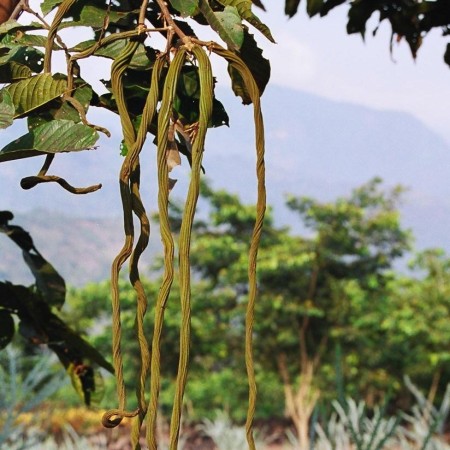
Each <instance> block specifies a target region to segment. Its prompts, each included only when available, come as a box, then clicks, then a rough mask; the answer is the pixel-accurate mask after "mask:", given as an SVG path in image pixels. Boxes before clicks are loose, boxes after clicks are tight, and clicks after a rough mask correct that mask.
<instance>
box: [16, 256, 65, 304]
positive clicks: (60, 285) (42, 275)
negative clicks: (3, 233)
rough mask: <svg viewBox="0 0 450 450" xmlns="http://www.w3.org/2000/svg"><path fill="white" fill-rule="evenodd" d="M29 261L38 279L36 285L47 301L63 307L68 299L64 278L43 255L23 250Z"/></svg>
mask: <svg viewBox="0 0 450 450" xmlns="http://www.w3.org/2000/svg"><path fill="white" fill-rule="evenodd" d="M23 259H24V260H25V262H26V263H27V265H28V267H29V268H30V270H31V272H32V273H33V275H34V278H35V279H36V287H37V289H38V290H39V292H41V293H42V297H43V299H44V300H45V302H46V303H48V305H50V306H54V307H55V308H58V309H61V307H62V306H63V305H64V302H65V300H66V283H65V281H64V278H63V277H62V276H61V275H60V274H59V273H58V272H57V271H56V270H55V268H54V267H53V266H52V265H51V264H50V263H49V262H48V261H47V260H46V259H44V258H43V257H42V256H41V255H39V254H36V253H34V252H23Z"/></svg>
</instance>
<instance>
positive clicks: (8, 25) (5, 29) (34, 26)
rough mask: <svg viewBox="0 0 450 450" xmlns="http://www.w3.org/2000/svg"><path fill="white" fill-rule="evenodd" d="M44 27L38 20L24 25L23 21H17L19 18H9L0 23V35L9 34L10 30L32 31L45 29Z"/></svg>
mask: <svg viewBox="0 0 450 450" xmlns="http://www.w3.org/2000/svg"><path fill="white" fill-rule="evenodd" d="M43 29H44V27H43V26H42V25H41V24H39V23H36V22H32V23H31V24H28V25H24V24H22V23H19V22H17V20H8V21H6V22H4V23H2V24H1V25H0V35H1V34H7V33H9V32H10V31H15V32H17V31H21V32H25V31H31V30H43Z"/></svg>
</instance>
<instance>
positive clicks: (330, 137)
mask: <svg viewBox="0 0 450 450" xmlns="http://www.w3.org/2000/svg"><path fill="white" fill-rule="evenodd" d="M218 96H219V98H220V99H221V100H222V101H223V102H224V104H225V107H226V109H227V111H228V112H229V115H230V125H231V128H229V129H228V128H226V127H222V128H219V129H214V130H211V132H210V134H209V136H208V139H207V145H206V150H205V159H204V167H205V169H206V176H207V177H208V178H209V179H210V180H212V183H213V186H214V187H217V188H219V187H220V188H226V189H229V190H230V191H232V192H237V193H239V194H240V195H242V197H243V198H244V200H245V201H247V202H251V201H254V199H255V195H256V194H255V192H256V181H255V174H254V171H255V169H254V161H255V156H254V153H255V151H254V148H253V129H252V114H253V113H252V107H243V106H242V105H240V103H239V100H237V99H235V98H234V97H231V94H230V93H228V92H227V93H223V92H222V91H220V90H219V91H218ZM263 109H264V117H265V124H266V149H267V156H266V164H267V187H268V201H269V203H270V204H271V205H273V206H274V209H275V216H276V218H277V221H278V223H280V224H281V223H282V224H290V225H292V226H293V228H294V229H297V230H298V229H299V228H300V224H299V221H298V219H297V218H296V217H295V216H294V215H293V214H291V213H290V212H289V211H287V210H286V208H284V206H283V205H284V196H285V194H286V193H292V194H294V195H307V196H313V197H316V198H320V199H333V198H335V197H336V196H338V195H346V194H347V193H348V192H349V191H350V190H351V189H352V188H354V187H356V186H358V185H360V184H362V183H364V182H366V181H368V180H369V179H370V178H372V177H374V176H381V177H382V178H383V179H384V180H385V182H386V185H387V186H393V185H396V184H402V185H405V186H406V187H408V188H409V191H408V192H407V193H406V194H405V196H404V203H403V206H402V213H403V217H404V224H405V226H408V227H411V228H412V229H413V233H414V234H415V236H416V237H417V244H418V246H419V247H422V248H423V247H429V246H439V247H444V248H446V249H447V250H448V251H450V241H449V239H448V237H447V233H448V229H450V183H448V178H449V174H450V148H449V147H450V146H449V145H448V143H446V142H445V140H444V139H443V138H441V137H440V136H439V135H437V134H436V133H434V132H433V131H431V130H429V129H428V128H427V127H426V126H425V125H423V124H422V123H421V122H420V121H419V120H417V119H416V118H414V117H413V116H411V115H408V114H405V113H400V112H395V111H377V110H374V109H370V108H367V107H362V106H358V105H354V104H348V103H341V102H335V101H330V100H327V99H324V98H320V97H317V96H314V95H311V94H306V93H303V92H298V91H293V90H288V89H281V88H278V87H274V86H271V87H269V88H268V90H267V92H266V93H265V94H264V96H263ZM94 116H95V117H94V119H93V122H96V123H99V122H100V123H101V124H102V125H106V126H107V127H108V128H110V129H111V130H116V129H118V128H117V121H115V119H111V118H109V116H105V114H104V113H101V114H99V113H96V114H94ZM97 116H98V117H97ZM97 119H98V120H97ZM100 119H101V120H100ZM15 131H16V135H17V130H14V129H12V130H11V129H7V130H6V132H3V133H4V134H3V139H2V143H4V144H5V143H7V142H9V141H8V139H12V138H13V137H15V135H14V134H13V133H14V132H15ZM119 141H120V137H119V136H115V138H114V139H111V140H109V141H108V140H107V139H102V141H101V143H100V148H99V149H98V150H96V151H92V152H82V153H78V154H64V155H58V157H57V158H56V160H55V164H54V167H52V168H51V170H50V172H51V173H55V174H58V175H60V176H64V177H66V178H67V179H68V181H70V182H71V183H73V184H75V185H79V186H84V185H88V184H95V183H98V182H101V183H102V184H103V188H102V189H101V190H100V191H98V192H95V193H93V194H89V195H86V196H73V195H71V194H68V193H67V192H65V191H63V190H62V189H61V188H60V187H59V186H55V185H47V186H43V185H42V186H38V187H36V188H35V189H33V190H31V191H22V190H21V189H20V187H19V181H20V178H21V177H23V176H26V175H30V174H33V173H37V171H38V170H39V168H40V165H41V164H42V162H43V161H42V159H41V158H32V159H30V160H29V161H25V160H22V161H12V162H8V163H3V164H1V165H0V188H1V192H2V203H1V205H0V209H10V210H12V211H13V212H14V213H15V215H16V220H15V223H17V224H18V225H21V226H23V227H24V228H27V229H28V230H29V231H30V232H31V233H32V236H33V237H34V239H35V241H36V245H37V246H38V248H39V250H40V251H42V253H43V254H44V255H45V256H46V257H48V259H49V260H50V261H51V262H52V263H54V265H55V266H56V267H57V268H58V269H60V271H61V273H62V274H63V275H64V276H65V277H66V278H67V280H68V282H70V283H72V284H73V283H77V284H82V283H84V282H85V281H87V280H98V279H101V278H105V277H107V276H108V275H109V266H110V263H111V260H112V258H113V257H114V255H115V253H116V252H117V251H118V249H119V248H120V246H121V243H122V225H121V219H118V217H121V213H120V206H119V205H120V197H119V190H118V181H117V178H118V173H119V168H120V164H121V161H122V158H121V157H120V155H119ZM149 145H150V144H149ZM148 150H149V151H148ZM154 156H155V151H154V149H153V148H152V149H145V153H144V155H143V157H142V161H141V165H142V177H143V181H142V188H143V197H144V201H145V203H146V207H147V209H148V210H149V211H152V210H154V209H156V175H155V173H156V172H155V169H154ZM175 172H176V177H178V178H179V182H178V184H177V185H176V186H175V189H174V191H173V194H172V195H173V196H175V197H179V196H180V195H181V194H182V193H183V192H185V188H186V185H187V178H188V168H187V163H186V162H183V167H182V168H180V169H176V171H175ZM36 208H45V211H47V212H42V211H41V212H37V213H35V212H31V211H32V210H35V209H36ZM48 211H50V212H48ZM22 213H24V214H25V215H21V214H22ZM88 217H90V218H91V219H83V218H88ZM114 218H115V219H114ZM5 240H7V239H6V238H5V239H0V252H1V253H2V262H1V263H0V276H2V277H3V276H4V277H12V276H13V275H16V274H17V273H18V272H19V270H21V269H20V268H19V265H20V266H22V265H23V264H22V262H21V261H20V264H19V263H18V262H17V255H15V256H11V255H12V254H11V248H9V249H7V246H6V244H5V243H4V241H5ZM158 245H160V244H159V238H158V237H157V236H156V235H155V234H154V247H155V248H159V247H158ZM19 256H20V252H19ZM25 270H26V268H25Z"/></svg>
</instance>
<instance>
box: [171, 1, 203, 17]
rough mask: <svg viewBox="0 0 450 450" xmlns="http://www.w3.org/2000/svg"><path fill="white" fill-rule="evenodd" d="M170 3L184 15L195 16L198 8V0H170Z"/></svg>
mask: <svg viewBox="0 0 450 450" xmlns="http://www.w3.org/2000/svg"><path fill="white" fill-rule="evenodd" d="M170 4H171V5H172V6H173V7H174V8H175V9H176V10H177V11H179V13H180V14H181V16H182V17H189V16H193V15H194V13H195V11H196V10H197V8H198V0H170Z"/></svg>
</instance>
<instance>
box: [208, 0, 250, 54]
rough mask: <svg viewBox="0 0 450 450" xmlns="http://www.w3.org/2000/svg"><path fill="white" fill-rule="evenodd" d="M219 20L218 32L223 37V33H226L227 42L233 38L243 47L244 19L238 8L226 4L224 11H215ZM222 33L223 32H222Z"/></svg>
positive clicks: (239, 46)
mask: <svg viewBox="0 0 450 450" xmlns="http://www.w3.org/2000/svg"><path fill="white" fill-rule="evenodd" d="M214 14H215V16H216V17H217V19H218V20H219V23H220V27H219V29H218V30H216V31H217V32H219V35H220V37H221V38H222V39H224V38H223V36H222V35H226V39H224V41H225V42H227V41H229V40H231V42H233V44H235V46H236V47H237V48H241V45H242V42H243V41H244V31H243V28H242V20H241V16H240V15H239V12H238V10H237V9H236V8H235V7H234V6H225V9H224V10H223V11H222V12H216V13H214ZM220 33H222V34H220Z"/></svg>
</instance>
